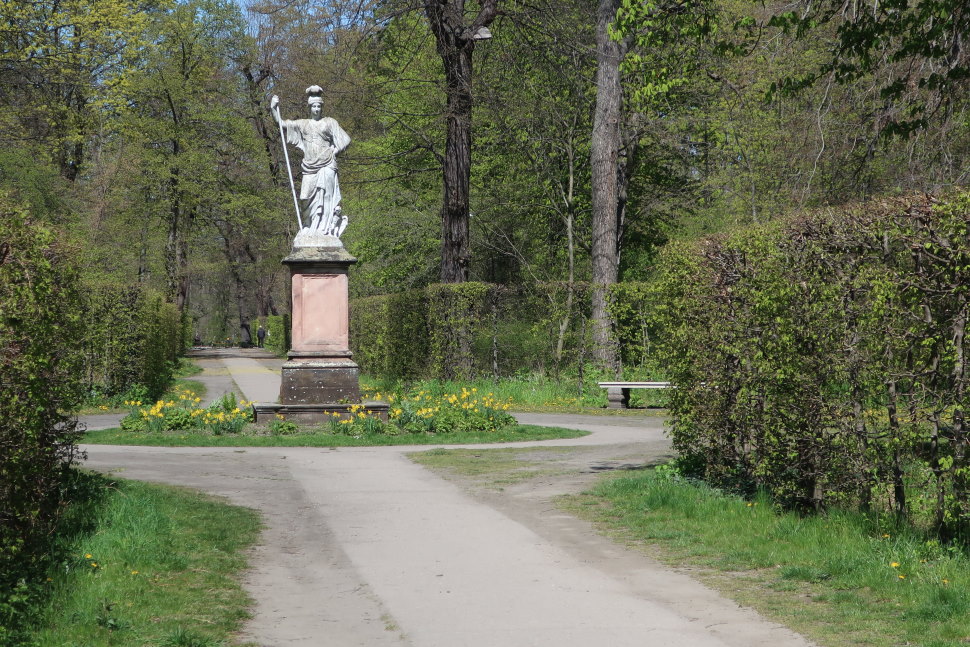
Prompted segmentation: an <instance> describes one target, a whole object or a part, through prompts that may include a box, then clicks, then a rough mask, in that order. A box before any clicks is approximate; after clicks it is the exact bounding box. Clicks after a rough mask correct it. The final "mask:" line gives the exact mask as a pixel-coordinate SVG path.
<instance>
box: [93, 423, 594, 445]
mask: <svg viewBox="0 0 970 647" xmlns="http://www.w3.org/2000/svg"><path fill="white" fill-rule="evenodd" d="M588 433H589V432H586V431H579V430H577V429H563V428H561V427H538V426H536V425H509V426H508V427H503V428H501V429H498V430H496V431H480V432H474V431H471V432H464V433H440V434H425V433H416V434H397V435H388V434H383V433H376V434H361V435H359V436H348V435H344V434H334V433H331V432H330V431H329V429H328V428H321V427H313V428H307V429H302V430H301V431H298V432H296V433H291V434H286V435H272V434H271V433H270V432H269V430H268V429H262V428H259V427H256V426H253V425H250V426H249V427H247V428H246V429H244V430H243V432H242V433H238V434H223V435H221V436H215V435H212V434H207V433H203V432H199V431H170V432H157V433H148V432H141V433H139V432H129V431H122V430H121V429H104V430H100V431H89V432H87V433H86V434H85V435H84V438H83V439H82V441H81V442H82V443H88V444H92V445H149V446H155V447H371V446H377V445H466V444H467V445H472V444H481V443H510V442H525V441H529V440H552V439H556V438H579V437H581V436H586V435H588Z"/></svg>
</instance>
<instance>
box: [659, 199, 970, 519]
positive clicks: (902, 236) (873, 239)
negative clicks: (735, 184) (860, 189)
mask: <svg viewBox="0 0 970 647" xmlns="http://www.w3.org/2000/svg"><path fill="white" fill-rule="evenodd" d="M968 224H970V198H968V197H967V196H962V197H958V198H955V199H954V200H952V201H950V202H948V203H946V204H943V203H936V202H934V201H933V200H931V199H929V198H919V199H911V200H908V201H904V200H894V201H884V202H878V203H871V204H868V205H866V206H865V207H859V208H856V209H851V210H844V211H841V212H838V213H835V212H828V213H822V214H815V215H810V216H801V217H798V218H795V219H792V220H789V221H786V222H784V223H779V224H774V225H771V226H766V227H761V228H752V229H746V230H744V231H740V232H737V233H735V234H733V235H726V236H722V237H717V238H711V239H707V240H704V241H701V242H699V243H695V244H690V245H687V244H685V245H675V246H670V247H669V248H668V249H667V250H665V252H664V254H663V255H662V257H661V259H660V262H659V268H660V270H659V275H658V276H657V278H656V280H655V281H654V282H653V283H652V284H651V289H650V290H648V291H647V293H645V296H644V301H645V302H646V303H647V306H646V307H647V309H648V310H649V312H650V315H649V319H650V326H649V327H651V328H652V329H654V330H661V331H663V335H662V339H661V340H660V343H659V344H658V345H657V346H656V348H655V350H656V353H655V355H656V357H657V361H658V362H659V363H660V364H662V365H663V366H665V370H666V371H667V374H668V376H669V378H670V379H671V380H672V381H673V382H674V383H675V385H676V386H677V388H676V389H675V390H674V391H673V392H672V394H671V400H670V411H671V414H672V420H673V422H672V427H671V432H672V438H673V441H674V444H675V446H676V447H677V449H678V450H679V451H680V452H681V455H682V461H683V462H684V464H685V466H687V467H693V468H694V469H695V470H696V471H697V472H699V473H700V474H701V475H702V476H703V477H704V478H705V479H706V480H708V481H709V482H711V483H712V484H714V485H716V486H721V487H727V488H731V489H734V490H740V491H745V490H747V491H751V490H754V489H755V488H765V489H767V490H769V491H770V492H771V493H772V494H773V495H774V496H775V497H776V499H778V500H780V501H782V502H784V503H786V504H788V505H792V506H795V507H801V508H815V509H818V508H821V507H824V506H827V505H833V504H836V505H853V506H858V507H861V508H864V509H879V510H888V511H892V512H893V513H895V514H897V515H899V516H901V517H906V518H908V519H909V520H913V521H917V522H920V523H924V524H925V525H926V526H927V527H928V528H932V529H933V530H935V531H936V532H938V533H939V534H940V535H941V536H943V537H944V538H952V537H954V536H956V535H957V534H959V533H962V532H964V531H965V530H966V528H967V522H968V520H970V496H968V495H970V453H968V451H967V450H968V436H967V431H966V428H965V423H964V416H965V413H964V412H965V410H966V407H967V404H968V402H967V400H968V395H970V394H968V392H967V375H966V368H967V341H966V338H965V337H966V335H965V332H966V324H967V310H968V290H970V238H968V235H967V231H968Z"/></svg>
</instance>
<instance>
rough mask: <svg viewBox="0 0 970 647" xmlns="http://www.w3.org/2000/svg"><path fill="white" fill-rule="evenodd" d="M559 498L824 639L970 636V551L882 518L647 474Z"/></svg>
mask: <svg viewBox="0 0 970 647" xmlns="http://www.w3.org/2000/svg"><path fill="white" fill-rule="evenodd" d="M591 502H592V503H593V505H590V503H591ZM597 504H599V505H597ZM563 505H564V506H565V507H566V508H567V509H569V510H571V511H573V512H575V513H576V514H578V515H580V516H583V517H585V518H590V519H594V520H597V521H599V522H600V523H601V524H603V527H604V528H607V529H608V530H609V531H610V532H612V533H615V534H616V535H617V536H619V537H621V538H622V539H624V540H625V541H628V542H631V543H633V544H636V545H639V546H644V547H652V548H650V549H649V550H650V552H651V553H652V554H654V555H655V556H656V557H658V558H660V559H662V560H663V561H666V562H668V563H670V564H674V565H678V566H692V567H697V566H701V567H703V568H702V569H701V571H700V573H701V575H702V577H704V578H705V579H706V580H707V581H708V582H710V583H712V584H713V585H714V586H715V587H717V588H720V589H721V590H722V591H724V592H725V593H726V594H727V595H728V596H730V597H732V598H734V599H737V600H738V601H739V602H741V603H742V604H747V605H751V606H753V607H755V608H757V609H759V610H760V611H761V612H762V613H765V614H766V615H768V616H770V617H773V618H774V619H776V620H778V621H779V622H782V623H784V624H786V625H788V626H789V627H791V628H793V629H795V630H796V631H799V632H801V633H803V634H804V635H806V636H809V637H810V638H812V639H814V640H816V641H817V642H818V643H819V644H822V645H826V646H831V647H841V646H849V645H872V646H876V647H893V646H896V645H905V644H910V645H923V646H930V645H932V646H934V647H943V646H951V645H952V646H956V645H963V644H966V643H967V642H968V640H970V559H968V557H967V555H966V554H964V553H963V552H961V551H958V550H953V549H945V548H943V547H941V546H940V545H939V544H937V543H935V542H932V541H930V542H926V541H924V540H923V539H922V538H921V537H919V536H917V535H916V534H915V533H908V532H905V531H896V530H893V531H889V530H887V529H886V528H885V527H884V526H881V525H880V522H879V521H880V520H878V519H872V518H868V517H866V516H863V515H858V514H853V513H847V512H839V511H831V512H829V513H827V514H824V515H821V516H817V517H800V516H798V515H795V514H792V513H787V512H781V511H779V510H778V509H777V508H776V507H774V506H773V505H772V504H771V503H770V502H769V501H768V500H767V499H765V498H758V499H755V500H753V501H745V500H742V499H740V498H737V497H733V496H727V495H724V494H722V493H720V492H718V491H715V490H712V489H711V488H708V487H706V486H705V485H703V484H698V483H692V482H687V481H685V480H682V479H679V478H676V477H673V478H672V477H671V476H670V475H669V474H664V473H660V474H656V473H654V472H653V471H650V472H647V473H644V474H642V475H638V476H633V477H625V478H611V479H608V480H604V481H603V482H601V483H600V485H598V486H597V488H596V489H595V490H594V491H593V492H592V493H588V494H586V495H581V496H577V497H566V498H564V499H563ZM695 572H696V571H695Z"/></svg>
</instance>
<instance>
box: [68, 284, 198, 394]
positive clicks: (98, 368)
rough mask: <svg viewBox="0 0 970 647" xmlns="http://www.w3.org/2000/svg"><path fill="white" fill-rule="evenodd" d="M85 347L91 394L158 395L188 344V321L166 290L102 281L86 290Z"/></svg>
mask: <svg viewBox="0 0 970 647" xmlns="http://www.w3.org/2000/svg"><path fill="white" fill-rule="evenodd" d="M82 307H83V310H84V319H85V321H86V322H87V323H86V326H85V329H84V334H83V336H82V337H81V343H80V345H79V346H80V348H81V350H82V357H83V363H84V371H83V375H84V376H85V382H86V384H85V386H86V389H87V393H88V396H89V397H99V396H100V397H108V398H117V397H123V396H125V395H126V394H130V395H131V396H132V397H133V398H134V397H137V398H146V399H153V398H157V397H159V396H160V395H161V394H162V393H164V391H165V389H166V388H168V386H169V385H170V384H171V382H172V375H173V371H174V369H175V367H176V366H177V362H178V358H179V357H180V356H181V355H182V353H183V352H184V350H185V348H186V342H185V339H186V331H187V329H188V327H187V325H186V322H185V320H184V318H183V317H182V316H180V314H179V311H178V308H176V307H175V305H174V304H172V303H167V302H165V300H164V299H163V298H162V295H161V294H159V293H157V292H154V291H152V290H149V289H146V288H143V287H141V286H137V285H136V286H100V287H95V288H89V289H87V290H85V291H84V294H83V306H82Z"/></svg>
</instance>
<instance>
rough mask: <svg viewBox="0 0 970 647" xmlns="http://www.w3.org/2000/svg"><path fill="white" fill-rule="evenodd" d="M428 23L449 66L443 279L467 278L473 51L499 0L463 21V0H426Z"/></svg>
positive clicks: (485, 34) (486, 35)
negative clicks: (473, 16)
mask: <svg viewBox="0 0 970 647" xmlns="http://www.w3.org/2000/svg"><path fill="white" fill-rule="evenodd" d="M424 12H425V15H426V16H427V17H428V25H429V26H430V27H431V33H432V34H434V41H435V47H436V48H437V50H438V55H439V56H440V57H441V62H442V65H443V66H444V70H445V82H446V86H447V87H446V92H447V93H448V115H447V119H448V134H447V139H446V141H445V158H444V164H443V166H444V168H443V174H444V195H443V200H442V205H441V282H442V283H462V282H464V281H467V280H468V268H469V263H470V261H471V251H470V248H469V242H468V229H469V228H468V218H469V210H468V205H469V203H468V193H469V187H470V185H471V160H472V52H473V51H474V50H475V41H476V40H477V39H482V38H489V37H490V34H489V33H488V29H487V27H488V26H489V25H490V24H492V21H493V20H495V17H496V16H497V15H498V0H482V1H481V3H480V8H479V10H478V14H477V15H476V16H475V18H474V20H472V21H471V23H470V24H466V23H465V0H426V1H425V5H424Z"/></svg>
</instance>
